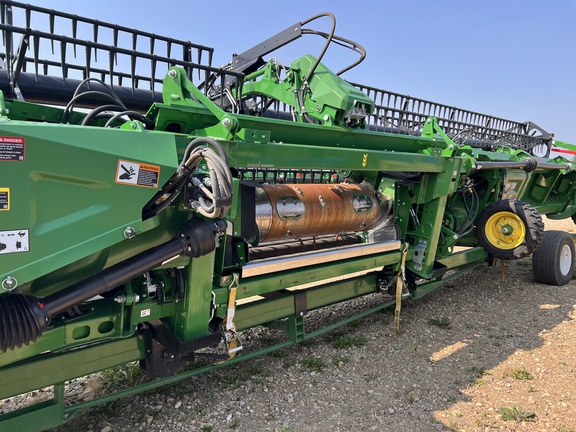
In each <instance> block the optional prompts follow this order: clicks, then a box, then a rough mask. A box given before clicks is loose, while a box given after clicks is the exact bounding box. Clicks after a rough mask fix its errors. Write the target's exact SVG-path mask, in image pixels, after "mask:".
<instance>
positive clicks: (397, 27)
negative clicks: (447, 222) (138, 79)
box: [27, 0, 576, 144]
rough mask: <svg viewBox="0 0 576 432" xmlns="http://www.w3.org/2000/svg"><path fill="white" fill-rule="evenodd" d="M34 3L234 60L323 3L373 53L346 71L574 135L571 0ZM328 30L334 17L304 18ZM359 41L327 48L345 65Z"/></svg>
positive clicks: (346, 33) (574, 8)
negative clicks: (352, 46)
mask: <svg viewBox="0 0 576 432" xmlns="http://www.w3.org/2000/svg"><path fill="white" fill-rule="evenodd" d="M27 3H32V4H35V5H37V6H42V7H47V8H52V9H56V10H60V11H66V12H69V13H72V14H77V15H80V16H87V17H90V18H94V19H98V20H102V21H107V22H111V23H116V24H120V25H123V26H127V27H134V28H138V29H139V30H143V31H148V32H152V33H156V34H160V35H164V36H170V37H173V38H177V39H183V40H190V41H192V42H194V43H198V44H202V45H205V46H210V47H213V48H214V49H215V56H214V62H213V65H214V66H222V65H224V64H225V63H227V62H228V61H229V60H230V59H231V57H232V54H233V53H241V52H243V51H245V50H247V49H248V48H251V47H252V46H254V45H257V44H258V43H260V42H262V41H264V40H266V39H268V38H269V37H270V36H272V35H274V34H276V33H278V32H280V31H282V30H284V29H286V28H288V27H289V26H291V25H293V24H295V23H298V22H301V21H305V20H307V19H308V18H310V17H312V16H315V15H317V14H319V13H322V12H331V13H333V14H334V15H335V17H336V34H337V35H339V36H342V37H345V38H347V39H351V40H353V41H355V42H357V43H358V44H360V45H362V46H363V47H364V48H365V49H366V51H367V57H366V59H365V60H364V61H363V62H362V63H361V64H360V65H358V66H356V67H355V68H354V69H352V70H350V71H348V72H346V73H344V74H343V75H342V77H343V78H345V79H347V80H348V81H352V82H357V83H361V84H366V85H370V86H373V87H377V88H381V89H386V90H388V91H393V92H398V93H404V94H409V95H411V96H413V97H418V98H423V99H427V100H431V101H434V102H439V103H443V104H447V105H452V106H456V107H459V108H464V109H468V110H472V111H476V112H480V113H484V114H489V115H493V116H498V117H503V118H506V119H509V120H514V121H518V122H524V121H532V122H534V123H536V124H538V125H539V126H540V127H542V128H543V129H545V130H547V131H549V132H551V133H553V134H554V135H555V138H556V139H557V140H560V141H565V142H569V143H572V144H576V119H575V117H576V25H575V24H574V23H575V22H576V1H574V0H550V1H542V0H483V1H463V0H436V1H430V0H426V1H424V0H412V1H398V0H396V1H389V0H372V1H363V2H358V1H357V2H353V1H350V0H334V1H319V0H308V1H302V0H292V1H289V2H258V1H254V0H252V1H246V2H240V1H230V0H220V1H215V2H206V1H196V0H171V1H164V2H159V1H152V0H139V1H137V2H135V1H127V0H99V1H78V0H75V1H74V0H35V1H34V0H28V1H27ZM305 27H306V28H313V29H317V30H320V31H325V32H327V31H329V30H330V27H331V22H330V20H329V19H327V18H322V19H319V20H315V21H313V22H312V23H310V24H308V25H306V26H305ZM323 44H324V39H322V38H320V37H317V36H316V37H315V36H305V37H303V38H301V39H299V40H298V41H296V42H295V43H293V44H291V45H290V46H289V47H286V48H283V49H282V50H280V51H278V52H277V53H273V54H271V55H270V56H273V57H276V58H278V60H279V61H281V62H282V63H284V64H290V62H292V61H293V60H295V59H296V58H298V57H300V56H301V55H304V54H313V55H318V53H319V52H320V50H321V49H322V46H323ZM356 58H357V57H356V55H355V54H354V53H352V52H349V51H346V50H343V49H338V48H337V47H336V48H334V49H330V50H329V51H328V54H327V56H326V57H325V58H324V59H323V63H324V64H325V65H326V66H328V67H329V68H330V69H332V70H333V71H339V70H340V69H342V68H344V67H345V66H347V65H348V64H350V63H351V62H353V61H354V60H356Z"/></svg>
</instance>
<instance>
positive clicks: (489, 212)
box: [476, 200, 544, 260]
mask: <svg viewBox="0 0 576 432" xmlns="http://www.w3.org/2000/svg"><path fill="white" fill-rule="evenodd" d="M476 232H477V236H478V241H479V242H480V244H481V245H482V247H483V248H484V250H486V252H488V253H489V254H490V255H492V256H493V257H495V258H498V259H501V260H516V259H520V258H524V257H527V256H529V255H530V254H531V253H532V252H534V251H535V250H536V248H537V247H538V245H539V244H540V242H541V241H542V238H543V237H544V223H543V222H542V217H541V216H540V214H539V213H538V211H537V210H536V209H535V208H534V207H532V206H531V205H530V204H527V203H525V202H522V201H515V200H501V201H496V202H494V203H492V204H490V205H489V206H488V207H486V208H485V209H484V210H483V211H482V213H481V214H480V217H479V218H478V223H477V224H476Z"/></svg>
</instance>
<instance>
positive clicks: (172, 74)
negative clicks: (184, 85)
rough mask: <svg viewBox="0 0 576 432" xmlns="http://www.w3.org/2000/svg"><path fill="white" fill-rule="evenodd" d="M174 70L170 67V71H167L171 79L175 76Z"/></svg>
mask: <svg viewBox="0 0 576 432" xmlns="http://www.w3.org/2000/svg"><path fill="white" fill-rule="evenodd" d="M176 75H177V73H176V71H175V70H174V69H172V70H171V71H169V72H168V76H169V77H170V78H172V79H174V78H176Z"/></svg>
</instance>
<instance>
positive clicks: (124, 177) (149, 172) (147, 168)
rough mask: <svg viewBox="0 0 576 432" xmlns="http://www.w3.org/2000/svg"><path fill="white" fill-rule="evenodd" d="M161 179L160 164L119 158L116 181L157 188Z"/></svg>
mask: <svg viewBox="0 0 576 432" xmlns="http://www.w3.org/2000/svg"><path fill="white" fill-rule="evenodd" d="M159 179H160V167H159V166H158V165H150V164H145V163H140V162H132V161H127V160H122V159H120V160H118V167H117V168H116V183H120V184H126V185H132V186H141V187H147V188H154V189H156V188H157V187H158V180H159Z"/></svg>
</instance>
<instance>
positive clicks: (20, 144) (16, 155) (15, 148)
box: [0, 136, 26, 162]
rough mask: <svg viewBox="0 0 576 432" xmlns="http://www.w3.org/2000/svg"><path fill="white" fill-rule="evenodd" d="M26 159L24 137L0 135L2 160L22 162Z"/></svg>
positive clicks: (0, 158)
mask: <svg viewBox="0 0 576 432" xmlns="http://www.w3.org/2000/svg"><path fill="white" fill-rule="evenodd" d="M25 159H26V140H25V139H24V138H23V137H10V136H0V161H10V162H20V161H23V160H25Z"/></svg>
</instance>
